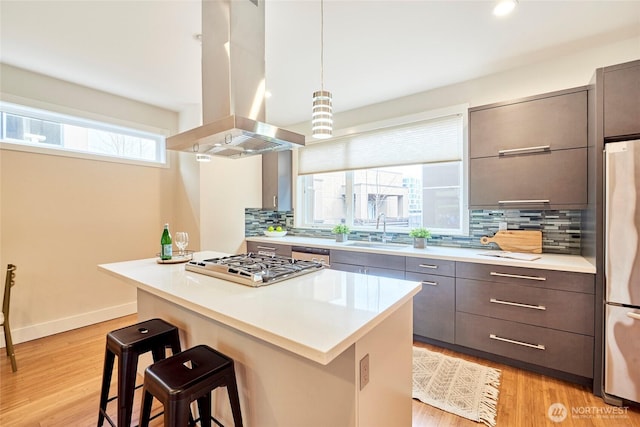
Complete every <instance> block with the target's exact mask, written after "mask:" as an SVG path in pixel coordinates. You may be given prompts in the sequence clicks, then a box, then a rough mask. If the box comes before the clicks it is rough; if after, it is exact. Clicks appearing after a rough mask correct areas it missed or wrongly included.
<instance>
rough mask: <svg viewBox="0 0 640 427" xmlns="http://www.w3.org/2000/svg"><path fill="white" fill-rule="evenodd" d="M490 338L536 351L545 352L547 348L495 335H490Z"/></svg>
mask: <svg viewBox="0 0 640 427" xmlns="http://www.w3.org/2000/svg"><path fill="white" fill-rule="evenodd" d="M489 338H491V339H492V340H497V341H504V342H508V343H511V344H517V345H521V346H524V347H531V348H535V349H536V350H545V347H544V345H542V344H529V343H528V342H522V341H516V340H510V339H509V338H502V337H499V336H497V335H494V334H489Z"/></svg>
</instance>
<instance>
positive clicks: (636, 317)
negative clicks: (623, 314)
mask: <svg viewBox="0 0 640 427" xmlns="http://www.w3.org/2000/svg"><path fill="white" fill-rule="evenodd" d="M627 317H630V318H632V319H633V320H640V314H638V313H634V312H633V311H630V312H628V313H627Z"/></svg>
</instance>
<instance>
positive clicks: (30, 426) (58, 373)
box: [0, 315, 640, 427]
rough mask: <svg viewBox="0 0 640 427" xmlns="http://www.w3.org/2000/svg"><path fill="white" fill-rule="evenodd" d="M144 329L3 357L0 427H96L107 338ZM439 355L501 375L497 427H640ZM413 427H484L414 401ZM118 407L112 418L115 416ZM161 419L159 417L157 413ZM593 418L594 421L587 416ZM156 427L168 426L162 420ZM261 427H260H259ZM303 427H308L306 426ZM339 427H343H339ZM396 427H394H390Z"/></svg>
mask: <svg viewBox="0 0 640 427" xmlns="http://www.w3.org/2000/svg"><path fill="white" fill-rule="evenodd" d="M136 321H137V317H136V316H135V315H132V316H126V317H122V318H119V319H114V320H111V321H108V322H103V323H99V324H96V325H92V326H88V327H85V328H80V329H77V330H74V331H70V332H65V333H62V334H58V335H54V336H50V337H46V338H42V339H39V340H34V341H30V342H26V343H21V344H18V345H16V357H17V360H18V372H16V373H12V372H11V364H10V362H9V359H8V358H7V357H6V355H5V353H4V350H2V353H1V354H0V426H3V427H14V426H16V427H39V426H42V427H44V426H47V427H53V426H60V427H71V426H78V427H88V426H95V425H96V421H97V415H98V401H99V393H100V384H101V380H102V363H103V358H104V345H105V335H106V334H107V333H108V332H109V331H111V330H114V329H117V328H120V327H123V326H127V325H130V324H132V323H135V322H136ZM416 345H418V346H421V347H425V348H428V349H429V350H432V351H440V352H443V353H445V354H448V355H452V356H457V357H461V358H463V359H466V360H470V361H473V362H476V363H481V364H486V365H489V366H492V367H495V368H498V369H501V370H502V380H501V384H500V397H499V403H498V417H497V423H498V426H505V427H511V426H517V427H519V426H524V427H528V426H532V427H535V426H547V425H548V426H562V427H570V426H607V427H610V426H625V427H626V426H629V427H640V411H639V410H638V409H627V410H624V409H620V410H618V412H619V414H618V415H616V417H617V418H615V419H612V418H605V415H602V414H596V415H593V412H597V411H600V412H602V411H605V410H607V408H613V407H609V406H607V405H605V404H604V403H603V402H602V400H601V399H600V398H597V397H595V396H593V395H592V394H591V393H590V392H589V390H587V389H586V388H584V387H579V386H575V385H573V384H569V383H566V382H563V381H560V380H555V379H552V378H549V377H545V376H542V375H537V374H533V373H530V372H526V371H522V370H519V369H515V368H511V367H508V366H505V365H500V364H495V363H490V362H486V361H484V360H482V359H476V358H473V357H469V356H465V355H460V354H457V353H454V352H452V351H449V350H445V349H440V348H437V347H433V346H429V345H426V344H422V343H416ZM139 398H140V392H139V391H138V392H136V402H135V405H134V416H133V418H134V420H137V419H138V409H139ZM556 402H558V403H562V404H563V405H564V406H565V407H566V408H567V409H568V411H569V412H570V413H571V412H572V411H581V412H582V413H583V415H581V416H580V417H578V416H577V415H576V416H572V415H569V416H568V417H567V418H566V419H565V420H564V421H563V422H561V423H553V422H552V421H551V420H549V419H548V418H547V416H546V414H547V410H548V408H549V406H550V405H551V404H553V403H556ZM412 405H413V427H431V426H443V427H444V426H460V427H467V426H469V427H481V426H482V424H478V423H475V422H473V421H469V420H466V419H464V418H461V417H458V416H456V415H453V414H450V413H448V412H444V411H441V410H439V409H436V408H433V407H431V406H429V405H426V404H423V403H420V402H418V401H415V400H414V401H413V403H412ZM114 409H115V405H114V404H113V403H112V404H110V405H109V413H110V414H113V415H115V411H114ZM155 410H156V411H157V410H159V408H157V405H156V409H155ZM585 411H590V412H591V414H584V412H585ZM105 425H107V424H106V423H105ZM152 425H153V426H161V425H162V420H161V419H160V418H159V419H156V420H155V422H153V424H152ZM258 427H259V426H258ZM300 427H304V426H300ZM336 427H339V426H336ZM385 427H394V426H385Z"/></svg>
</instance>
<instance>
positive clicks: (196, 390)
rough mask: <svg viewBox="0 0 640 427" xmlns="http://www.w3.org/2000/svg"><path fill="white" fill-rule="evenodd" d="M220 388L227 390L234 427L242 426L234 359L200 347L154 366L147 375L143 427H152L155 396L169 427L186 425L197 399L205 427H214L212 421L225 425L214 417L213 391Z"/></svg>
mask: <svg viewBox="0 0 640 427" xmlns="http://www.w3.org/2000/svg"><path fill="white" fill-rule="evenodd" d="M218 387H226V388H227V392H228V393H229V402H230V403H231V412H232V413H233V423H234V426H235V427H242V414H241V412H240V398H239V397H238V385H237V383H236V374H235V369H234V366H233V359H231V358H229V357H227V356H225V355H224V354H222V353H220V352H218V351H216V350H214V349H212V348H211V347H208V346H206V345H198V346H195V347H192V348H190V349H188V350H185V351H183V352H182V353H178V354H176V355H173V356H171V357H168V358H166V359H164V360H161V361H159V362H157V363H154V364H153V365H151V366H149V367H148V368H147V369H146V370H145V372H144V385H143V388H142V408H141V410H140V427H148V426H149V417H150V415H151V404H152V403H153V398H154V397H155V398H156V399H158V400H159V401H160V402H162V404H163V405H164V425H165V426H166V427H182V426H186V425H187V423H188V422H189V416H190V414H191V411H190V404H191V402H193V401H194V400H197V401H198V410H199V411H200V418H199V420H200V425H201V426H202V427H210V426H211V420H212V419H213V421H214V422H215V423H216V424H218V425H219V426H222V424H220V423H219V422H218V421H217V420H216V419H215V418H212V417H211V392H212V391H213V390H215V389H216V388H218ZM196 421H198V420H196Z"/></svg>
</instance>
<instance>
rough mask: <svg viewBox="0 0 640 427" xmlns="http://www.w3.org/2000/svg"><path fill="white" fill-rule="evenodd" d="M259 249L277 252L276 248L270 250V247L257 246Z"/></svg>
mask: <svg viewBox="0 0 640 427" xmlns="http://www.w3.org/2000/svg"><path fill="white" fill-rule="evenodd" d="M257 248H258V249H266V250H268V251H275V250H276V248H270V247H269V246H257Z"/></svg>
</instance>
